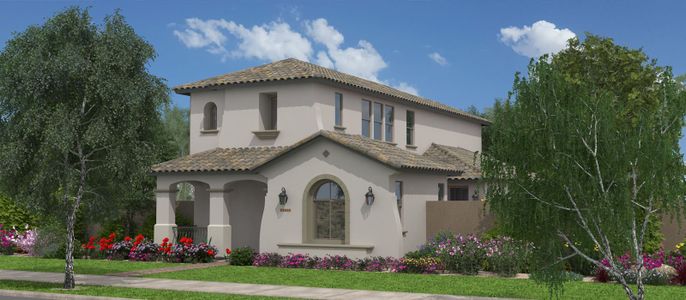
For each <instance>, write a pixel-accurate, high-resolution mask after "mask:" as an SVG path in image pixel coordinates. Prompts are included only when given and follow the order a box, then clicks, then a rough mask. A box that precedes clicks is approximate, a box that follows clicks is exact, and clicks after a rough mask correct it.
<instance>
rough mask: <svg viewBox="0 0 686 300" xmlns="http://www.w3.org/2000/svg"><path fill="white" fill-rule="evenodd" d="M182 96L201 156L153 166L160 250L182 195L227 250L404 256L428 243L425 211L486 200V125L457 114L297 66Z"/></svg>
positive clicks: (289, 62)
mask: <svg viewBox="0 0 686 300" xmlns="http://www.w3.org/2000/svg"><path fill="white" fill-rule="evenodd" d="M174 91H175V92H176V93H179V94H183V95H189V96H190V112H191V115H190V135H191V136H190V150H191V154H190V155H189V156H186V157H182V158H179V159H175V160H172V161H168V162H164V163H161V164H158V165H156V166H153V173H154V175H155V176H156V177H157V191H156V198H157V215H156V223H157V224H156V225H155V240H156V241H157V242H159V241H161V240H162V239H163V238H164V237H170V238H172V237H174V236H178V234H179V233H178V232H177V231H178V229H177V226H176V224H175V207H176V200H175V198H176V194H177V185H178V184H179V183H182V182H186V183H190V184H192V185H193V186H194V193H195V195H194V197H193V198H194V200H193V201H194V202H193V205H192V208H193V213H192V216H193V224H194V225H195V227H196V233H197V232H203V231H205V230H206V233H204V232H203V233H204V234H206V236H207V239H208V240H209V241H210V242H211V243H212V244H214V245H216V246H217V247H218V248H219V249H222V251H223V249H224V248H230V247H240V246H250V247H253V248H254V249H256V250H258V251H260V252H279V253H282V254H286V253H289V252H290V253H308V254H311V255H325V254H345V255H348V256H351V257H365V256H395V257H399V256H402V255H403V254H405V253H406V252H408V251H411V250H415V249H416V248H417V247H418V246H419V245H420V244H422V243H423V242H425V241H426V239H427V236H426V221H427V220H426V202H427V201H441V200H480V199H481V195H482V193H480V191H479V188H478V185H477V181H478V179H479V176H480V170H479V166H478V164H477V163H475V162H476V156H477V154H478V153H479V152H480V151H481V128H482V126H484V125H487V124H488V121H487V120H485V119H482V118H480V117H478V116H474V115H470V114H468V113H465V112H463V111H461V110H458V109H455V108H453V107H450V106H447V105H444V104H441V103H438V102H435V101H432V100H428V99H425V98H421V97H418V96H414V95H411V94H408V93H405V92H402V91H399V90H396V89H394V88H391V87H388V86H385V85H382V84H379V83H377V82H372V81H369V80H365V79H361V78H358V77H355V76H352V75H348V74H344V73H341V72H337V71H334V70H331V69H327V68H324V67H321V66H317V65H313V64H310V63H307V62H303V61H299V60H296V59H286V60H282V61H277V62H274V63H270V64H266V65H262V66H258V67H254V68H250V69H246V70H242V71H237V72H233V73H229V74H226V75H221V76H217V77H212V78H208V79H205V80H200V81H197V82H193V83H189V84H184V85H181V86H177V87H175V88H174ZM199 236H200V235H199Z"/></svg>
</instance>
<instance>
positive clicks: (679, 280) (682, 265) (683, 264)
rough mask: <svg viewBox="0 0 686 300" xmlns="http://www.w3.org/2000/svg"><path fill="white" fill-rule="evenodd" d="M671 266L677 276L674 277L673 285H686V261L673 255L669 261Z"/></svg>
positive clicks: (679, 256)
mask: <svg viewBox="0 0 686 300" xmlns="http://www.w3.org/2000/svg"><path fill="white" fill-rule="evenodd" d="M668 263H669V265H670V266H672V267H674V270H675V272H676V274H675V275H674V277H672V283H673V284H678V285H686V260H685V259H684V257H683V256H681V255H673V256H671V257H670V258H669V259H668Z"/></svg>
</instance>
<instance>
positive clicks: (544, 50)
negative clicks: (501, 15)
mask: <svg viewBox="0 0 686 300" xmlns="http://www.w3.org/2000/svg"><path fill="white" fill-rule="evenodd" d="M575 36H576V34H575V33H574V32H572V31H571V30H569V29H568V28H557V27H556V26H555V24H553V23H550V22H548V21H545V20H540V21H538V22H536V23H534V24H533V25H531V26H530V27H529V26H524V27H521V28H519V27H515V26H511V27H507V28H501V29H500V41H502V42H503V43H505V44H506V45H508V46H510V47H511V48H512V50H514V51H515V52H517V53H518V54H520V55H524V56H528V57H539V56H541V55H543V54H549V53H557V52H559V51H560V50H562V49H564V48H565V47H566V46H567V40H569V39H571V38H573V37H575Z"/></svg>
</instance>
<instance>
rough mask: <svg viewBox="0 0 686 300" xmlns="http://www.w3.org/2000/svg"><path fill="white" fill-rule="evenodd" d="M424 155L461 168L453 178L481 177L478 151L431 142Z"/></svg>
mask: <svg viewBox="0 0 686 300" xmlns="http://www.w3.org/2000/svg"><path fill="white" fill-rule="evenodd" d="M423 155H424V156H426V157H429V158H431V159H432V160H435V161H440V162H443V163H444V164H448V165H452V166H454V168H456V169H461V170H463V173H462V174H460V175H459V176H453V177H452V178H454V179H479V178H481V157H480V154H479V152H473V151H469V150H467V149H464V148H460V147H452V146H446V145H439V144H434V143H432V144H431V147H429V149H427V150H426V151H425V152H424V154H423Z"/></svg>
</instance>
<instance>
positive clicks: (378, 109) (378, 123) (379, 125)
mask: <svg viewBox="0 0 686 300" xmlns="http://www.w3.org/2000/svg"><path fill="white" fill-rule="evenodd" d="M382 109H383V105H382V104H381V103H376V102H375V103H374V139H375V140H380V139H381V134H382V130H383V110H382Z"/></svg>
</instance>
